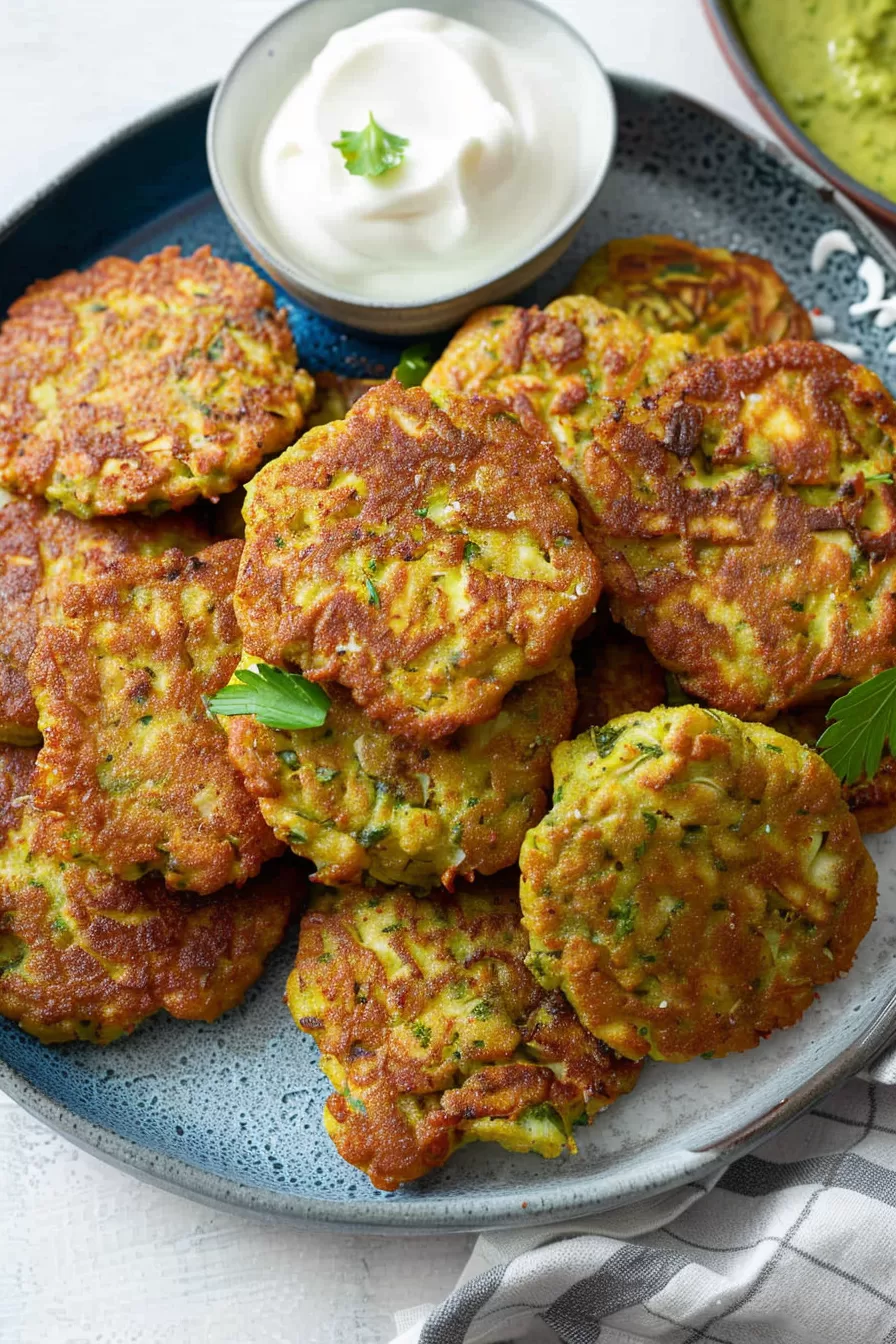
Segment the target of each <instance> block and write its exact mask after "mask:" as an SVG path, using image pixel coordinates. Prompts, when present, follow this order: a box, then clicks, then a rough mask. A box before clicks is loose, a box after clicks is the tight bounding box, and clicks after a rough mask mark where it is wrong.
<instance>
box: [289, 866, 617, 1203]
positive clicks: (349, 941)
mask: <svg viewBox="0 0 896 1344" xmlns="http://www.w3.org/2000/svg"><path fill="white" fill-rule="evenodd" d="M526 948H527V944H526V937H525V934H524V933H523V930H522V927H521V924H520V909H519V901H518V899H517V896H516V892H515V890H511V889H510V886H509V884H506V885H504V886H496V885H495V884H494V883H490V884H479V885H478V886H477V888H476V889H474V890H473V891H468V892H465V893H464V894H463V895H462V896H455V897H448V896H441V897H439V898H436V897H433V898H432V899H429V900H420V899H415V897H414V896H413V895H412V894H411V893H410V892H408V891H406V890H402V889H400V888H396V889H394V890H392V891H390V892H389V893H384V892H374V893H371V892H370V891H369V890H367V889H365V888H361V887H353V888H347V889H345V890H343V891H342V892H330V893H327V894H325V895H320V896H317V897H315V898H314V899H313V901H312V905H311V908H310V909H309V911H308V912H307V913H306V915H305V916H304V919H303V921H302V931H301V937H300V939H299V952H298V956H297V958H296V965H295V969H294V970H293V972H292V974H291V975H290V977H289V980H288V982H287V988H286V994H287V1001H288V1003H289V1007H290V1010H291V1012H292V1014H293V1017H294V1018H295V1020H296V1022H297V1023H298V1025H299V1026H300V1027H301V1028H302V1030H303V1031H307V1032H310V1033H311V1035H312V1036H314V1038H315V1040H316V1041H317V1044H318V1046H319V1048H320V1051H321V1068H322V1069H323V1071H324V1073H325V1074H326V1075H327V1077H328V1078H329V1080H330V1082H331V1083H332V1084H333V1086H334V1088H335V1089H336V1090H335V1092H334V1094H333V1096H331V1097H330V1099H329V1101H328V1102H327V1105H326V1108H325V1110H324V1124H325V1126H326V1129H327V1132H328V1133H329V1135H330V1137H331V1138H332V1140H333V1142H334V1143H335V1145H336V1147H337V1149H338V1151H339V1153H340V1155H341V1156H342V1157H343V1158H344V1159H345V1160H346V1162H350V1163H351V1164H352V1165H353V1166H356V1167H360V1169H361V1170H362V1171H364V1172H366V1173H367V1175H368V1176H369V1177H370V1180H371V1181H372V1183H373V1184H374V1185H375V1186H377V1187H378V1188H379V1189H381V1190H394V1189H396V1188H397V1187H398V1186H399V1185H401V1184H402V1183H403V1182H404V1181H413V1180H415V1179H416V1178H417V1177H419V1176H423V1175H425V1174H426V1172H428V1171H431V1170H432V1169H433V1168H434V1167H439V1166H441V1165H442V1164H443V1163H444V1162H446V1161H447V1159H448V1158H449V1157H450V1155H451V1153H452V1152H453V1151H454V1150H455V1149H456V1148H458V1147H460V1145H461V1144H465V1143H470V1142H472V1141H473V1140H476V1139H484V1140H489V1141H492V1142H497V1143H500V1144H501V1145H502V1146H503V1147H505V1148H509V1149H511V1150H512V1151H513V1152H537V1153H540V1154H541V1155H542V1156H543V1157H557V1156H558V1155H559V1154H560V1153H561V1152H562V1151H563V1150H564V1149H565V1148H568V1149H570V1150H571V1151H573V1152H574V1151H575V1141H574V1139H573V1127H574V1126H575V1125H578V1124H583V1123H587V1121H589V1120H590V1119H591V1117H592V1116H594V1115H595V1114H597V1112H598V1111H602V1110H604V1109H605V1108H606V1107H607V1106H608V1105H609V1104H610V1103H611V1102H612V1101H614V1100H615V1099H616V1097H617V1096H619V1095H620V1094H621V1093H623V1092H628V1091H630V1090H631V1088H632V1087H633V1086H634V1084H635V1082H636V1080H637V1077H638V1066H637V1065H636V1064H632V1063H631V1061H628V1060H623V1059H619V1058H618V1057H617V1056H616V1055H615V1054H614V1053H613V1051H611V1050H608V1049H606V1048H605V1047H604V1046H602V1045H601V1044H600V1042H599V1041H597V1040H595V1039H594V1037H592V1036H589V1035H588V1033H587V1032H585V1031H583V1029H582V1028H581V1026H580V1025H579V1023H578V1022H577V1021H576V1018H575V1016H574V1014H573V1013H572V1011H571V1010H570V1008H569V1005H568V1004H567V1003H566V1001H565V999H564V998H563V996H562V995H561V994H546V993H544V992H543V991H542V990H540V989H539V987H538V985H537V983H536V981H535V980H534V979H533V977H532V976H531V974H530V973H529V971H528V970H527V969H526V966H525V961H524V958H525V955H526Z"/></svg>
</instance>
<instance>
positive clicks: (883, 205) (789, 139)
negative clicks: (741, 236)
mask: <svg viewBox="0 0 896 1344" xmlns="http://www.w3.org/2000/svg"><path fill="white" fill-rule="evenodd" d="M782 3H786V0H782ZM703 9H704V12H705V14H706V17H707V19H708V20H709V26H710V28H711V29H712V32H713V36H714V37H715V39H716V41H717V42H718V44H719V47H720V48H721V51H722V55H723V56H724V57H725V60H726V61H727V62H728V65H729V67H730V69H731V72H732V74H733V75H734V78H735V79H736V80H737V82H738V84H739V85H740V87H741V88H742V89H743V91H744V93H745V94H746V95H747V97H748V98H749V100H750V102H751V103H752V104H753V106H754V107H755V108H756V111H757V112H759V114H760V115H761V116H762V117H764V118H765V120H766V121H767V122H768V124H769V126H771V128H772V130H773V131H774V132H775V134H776V135H778V136H779V137H780V138H781V140H783V141H784V144H785V145H787V147H788V149H791V150H793V152H794V154H798V155H799V157H800V158H801V159H802V160H803V161H804V162H805V163H808V164H809V165H810V167H812V168H814V169H815V171H816V172H817V173H821V175H822V177H826V178H827V180H828V181H829V182H832V183H833V185H834V186H835V187H838V188H839V189H840V191H842V192H843V193H844V195H846V196H851V197H852V199H853V200H854V201H858V203H859V205H862V206H864V207H865V209H866V210H868V211H870V212H871V214H873V215H877V217H878V218H879V219H883V220H885V221H886V223H888V224H896V201H891V200H889V199H888V198H887V197H886V196H881V194H880V192H878V191H872V190H871V188H870V187H866V186H865V184H864V182H860V181H859V180H858V178H856V177H853V176H852V175H851V174H850V173H847V172H844V170H843V169H842V168H841V167H839V165H838V164H836V163H834V161H833V159H829V158H828V156H827V154H823V153H822V151H821V150H820V149H819V148H818V146H817V145H816V144H815V143H814V142H813V141H812V140H810V139H809V137H808V136H807V135H806V134H805V132H804V131H802V130H801V129H800V127H799V126H797V124H796V122H795V121H793V120H792V119H791V118H790V117H789V116H788V115H787V113H786V112H785V111H784V108H783V107H782V106H781V104H780V103H779V102H778V100H777V98H776V97H775V95H774V94H773V93H772V92H771V90H770V89H769V87H768V85H767V84H766V83H765V81H764V79H763V78H762V75H761V74H760V73H759V71H758V70H757V68H756V66H755V65H754V63H753V58H752V56H751V55H750V52H749V50H748V48H747V46H746V44H745V42H744V40H743V37H742V36H741V31H740V28H739V26H738V23H737V19H736V18H735V15H734V12H733V10H732V7H731V4H730V3H729V0H703Z"/></svg>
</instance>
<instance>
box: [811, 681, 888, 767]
mask: <svg viewBox="0 0 896 1344" xmlns="http://www.w3.org/2000/svg"><path fill="white" fill-rule="evenodd" d="M826 717H827V718H828V719H829V720H832V722H831V723H829V725H828V727H827V728H825V730H824V732H823V733H822V735H821V737H820V738H819V739H818V750H819V751H820V752H821V754H822V756H823V757H824V759H825V760H826V761H827V763H828V765H829V766H830V767H831V769H832V770H833V771H834V773H835V774H836V775H838V776H839V778H840V779H842V780H843V782H844V783H845V784H854V783H855V782H856V780H857V779H860V778H861V777H862V775H868V776H869V777H870V776H871V775H874V774H876V773H877V770H878V768H879V766H880V758H881V756H882V755H883V751H884V746H885V745H886V744H889V746H890V749H891V750H893V749H894V748H896V667H891V668H888V670H887V671H886V672H879V673H878V674H877V676H876V677H872V678H871V679H870V681H863V682H862V684H861V686H854V687H853V689H852V690H851V691H848V692H847V693H846V695H841V697H840V699H839V700H835V701H834V703H833V704H832V705H831V707H830V709H829V710H828V712H827V716H826Z"/></svg>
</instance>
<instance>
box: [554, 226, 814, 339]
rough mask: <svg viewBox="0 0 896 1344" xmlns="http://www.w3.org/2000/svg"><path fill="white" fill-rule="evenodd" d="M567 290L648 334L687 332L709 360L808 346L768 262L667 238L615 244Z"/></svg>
mask: <svg viewBox="0 0 896 1344" xmlns="http://www.w3.org/2000/svg"><path fill="white" fill-rule="evenodd" d="M572 288H573V291H574V293H577V294H592V295H593V296H594V297H595V298H596V299H600V300H601V302H602V303H606V304H609V305H610V307H612V308H621V309H622V310H623V312H626V313H630V314H631V316H632V317H634V318H637V320H638V321H639V322H640V323H641V325H642V326H645V327H649V328H650V329H651V330H652V331H685V332H690V333H692V334H693V335H694V336H696V338H697V340H698V341H699V342H700V344H701V345H702V346H703V347H704V348H705V349H706V352H707V354H710V355H716V356H723V355H734V354H739V353H741V352H742V351H744V350H752V349H753V347H754V346H757V345H771V344H772V343H773V342H774V341H783V340H794V341H809V340H811V339H812V323H811V322H810V320H809V314H808V313H807V312H806V311H805V309H803V308H801V307H800V305H799V304H798V303H797V301H796V299H795V298H794V297H793V295H792V294H791V292H790V290H789V289H788V288H787V286H786V285H785V283H784V281H783V280H782V279H781V277H780V275H779V274H778V272H777V271H776V270H775V268H774V266H772V264H771V262H769V261H764V260H763V258H762V257H754V256H752V255H751V254H750V253H749V252H729V251H728V249H727V248H724V247H698V246H697V245H696V243H688V242H683V241H682V240H681V239H680V238H671V237H669V236H668V235H666V234H646V235H644V236H643V237H641V238H614V239H613V240H612V241H611V242H609V243H607V244H606V245H605V246H604V247H602V248H601V249H600V251H599V252H596V253H595V254H594V256H593V257H590V258H589V260H588V261H586V262H585V264H584V266H583V267H582V268H581V270H580V271H579V273H578V275H577V276H576V278H575V281H574V282H573V286H572Z"/></svg>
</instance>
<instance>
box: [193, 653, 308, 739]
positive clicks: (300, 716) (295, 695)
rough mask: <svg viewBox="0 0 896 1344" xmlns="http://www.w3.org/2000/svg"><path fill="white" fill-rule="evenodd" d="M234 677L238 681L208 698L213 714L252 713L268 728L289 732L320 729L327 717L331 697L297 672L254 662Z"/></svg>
mask: <svg viewBox="0 0 896 1344" xmlns="http://www.w3.org/2000/svg"><path fill="white" fill-rule="evenodd" d="M234 676H235V678H236V680H235V681H233V682H231V684H230V685H229V686H225V687H224V689H223V690H220V691H218V693H217V695H212V696H210V697H209V700H208V707H209V709H210V710H211V712H212V713H213V714H222V715H224V716H225V717H229V716H230V715H233V714H252V715H254V717H255V718H256V719H258V722H259V723H263V724H265V725H266V726H267V727H268V728H287V729H288V728H319V727H320V726H321V724H322V723H323V722H324V721H325V719H326V717H327V710H328V709H329V708H330V700H329V697H328V696H327V695H326V693H325V692H324V691H322V690H321V688H320V686H315V685H314V684H313V683H312V682H310V681H306V680H305V678H304V677H300V676H299V675H298V673H297V672H284V671H283V669H282V668H281V667H269V666H268V665H267V663H254V664H253V665H252V667H241V668H237V671H236V672H235V674H234Z"/></svg>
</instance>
